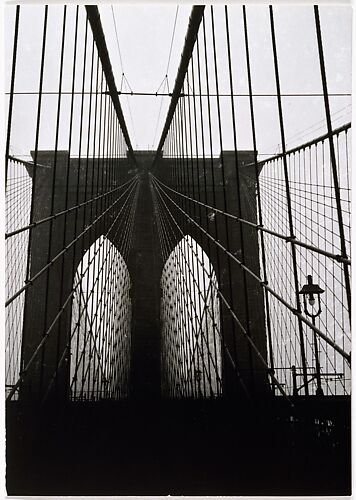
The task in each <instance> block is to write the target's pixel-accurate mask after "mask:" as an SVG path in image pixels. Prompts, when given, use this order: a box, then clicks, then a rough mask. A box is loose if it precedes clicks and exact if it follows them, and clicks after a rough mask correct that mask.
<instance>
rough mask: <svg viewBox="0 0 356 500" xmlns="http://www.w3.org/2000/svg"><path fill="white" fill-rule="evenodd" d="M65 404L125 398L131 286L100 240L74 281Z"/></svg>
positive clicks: (119, 260) (113, 254) (117, 256)
mask: <svg viewBox="0 0 356 500" xmlns="http://www.w3.org/2000/svg"><path fill="white" fill-rule="evenodd" d="M73 286H74V290H75V292H74V297H73V302H72V320H71V360H70V398H71V399H72V400H76V401H78V400H100V399H121V398H125V397H127V395H128V381H129V370H130V349H131V315H132V312H131V298H130V288H131V280H130V275H129V272H128V269H127V266H126V263H125V261H124V259H123V257H122V256H121V254H120V253H119V251H118V250H117V249H116V248H115V246H114V245H113V244H112V243H111V242H110V241H109V240H108V239H107V238H105V237H104V236H100V237H99V238H98V239H97V240H96V241H95V242H94V243H93V244H92V245H91V247H90V248H89V249H88V250H87V252H86V253H85V254H84V256H83V258H82V260H81V262H80V263H79V265H78V267H77V271H76V273H75V277H74V284H73Z"/></svg>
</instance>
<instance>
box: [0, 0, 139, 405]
mask: <svg viewBox="0 0 356 500" xmlns="http://www.w3.org/2000/svg"><path fill="white" fill-rule="evenodd" d="M40 9H41V10H42V12H41V15H42V20H41V21H40V20H39V19H40V18H38V19H37V21H36V22H38V23H42V27H41V29H42V34H41V46H40V47H38V50H39V52H40V59H39V61H38V64H37V66H36V65H35V64H34V65H33V67H32V68H31V71H32V73H33V74H32V73H31V75H29V77H30V76H31V77H32V76H33V77H34V78H35V77H36V73H37V77H36V78H37V81H38V90H37V91H36V92H33V93H32V94H33V95H32V96H30V94H28V93H26V95H27V96H28V99H33V98H35V99H37V106H36V108H37V111H36V113H35V115H34V116H33V117H32V121H33V124H32V128H31V130H26V131H25V133H27V134H31V133H32V134H33V137H34V148H33V151H32V152H31V155H32V161H28V160H26V159H24V158H23V157H22V154H21V153H17V151H16V146H17V145H18V144H19V141H20V140H21V133H23V132H21V130H20V127H19V105H21V104H22V103H20V104H19V102H17V99H18V95H19V94H21V90H22V89H21V83H22V81H21V78H20V77H18V75H21V74H22V72H23V65H24V62H25V61H24V53H25V52H24V46H23V44H24V36H23V34H24V32H25V30H26V29H28V26H27V24H26V23H27V22H28V19H27V18H26V7H25V6H17V7H16V8H15V16H14V23H15V24H14V26H15V27H14V39H13V40H14V41H13V57H12V70H11V81H10V92H9V94H8V95H9V97H8V130H7V139H6V151H5V153H6V157H5V164H6V213H7V225H6V235H5V237H6V252H7V254H6V271H7V281H6V287H7V300H6V388H7V391H6V392H7V400H11V399H18V398H19V397H20V398H23V399H24V400H33V401H42V402H44V401H46V400H47V399H48V398H49V397H50V398H52V397H53V396H54V397H62V396H63V394H64V395H65V397H71V398H74V399H78V398H79V399H101V398H119V397H124V396H126V395H127V391H128V370H129V347H130V332H129V326H130V318H131V305H130V297H129V289H130V277H129V274H128V271H127V266H126V264H125V260H126V261H127V258H128V254H129V251H130V247H131V241H132V231H133V226H134V217H135V209H136V203H137V196H138V189H139V181H138V178H137V176H135V174H134V173H133V174H132V175H131V174H130V175H128V174H127V172H128V170H130V167H129V165H131V168H132V167H135V158H134V154H133V150H132V145H131V142H130V137H129V134H128V131H127V128H126V124H125V120H124V116H123V113H122V109H121V105H120V101H119V98H118V92H117V88H116V85H115V81H114V77H113V72H112V68H111V64H110V60H109V56H108V51H107V48H106V43H105V37H104V33H103V29H102V26H101V21H100V16H99V11H98V8H97V7H93V6H87V7H81V6H61V7H59V6H56V7H48V6H44V7H43V8H40ZM30 22H31V20H30ZM53 24H56V26H57V33H58V32H60V33H61V38H60V40H61V43H60V46H59V47H58V51H57V54H56V55H57V60H55V61H53V46H52V45H51V44H53V38H52V33H51V32H50V31H49V30H50V28H49V26H53ZM31 43H32V42H31ZM33 43H35V41H33ZM51 47H52V52H51ZM32 49H33V50H35V48H33V47H32ZM53 67H57V69H58V79H55V77H53V78H52V81H51V84H52V85H53V84H55V85H57V90H56V91H54V92H51V95H52V96H53V97H54V98H56V101H57V102H56V106H48V105H47V106H46V105H45V103H44V96H46V95H47V94H48V92H46V90H47V89H46V76H47V79H48V71H53ZM29 81H32V80H31V79H30V78H29ZM47 84H48V82H47ZM68 86H69V88H70V90H68V88H67V87H68ZM33 96H35V97H33ZM51 113H52V114H54V118H55V119H54V120H53V123H54V130H53V132H54V134H53V135H54V142H51V141H50V140H49V139H48V136H47V135H46V134H45V133H44V128H43V124H44V123H46V122H47V123H50V122H51V116H52V115H51ZM43 146H45V148H46V151H43ZM40 147H41V148H42V150H41V149H40ZM10 150H11V154H10ZM63 150H65V151H66V153H65V154H63V152H64V151H63ZM43 186H45V188H43ZM58 200H59V201H58ZM41 235H42V236H41ZM38 262H40V263H41V262H42V263H41V264H38ZM68 276H69V278H68ZM54 279H55V280H58V281H57V282H56V284H55V287H54V285H53V283H54V281H53V280H54ZM69 279H72V281H71V283H70V286H68V280H69ZM36 295H37V299H36ZM36 300H37V302H36ZM104 300H106V301H108V304H103V301H104ZM54 303H55V305H53V304H54ZM36 304H37V305H36ZM108 305H109V306H110V307H107V306H108ZM104 306H105V307H104ZM83 318H86V319H83ZM31 323H32V324H31ZM36 339H37V340H36ZM124 356H126V358H125V359H124ZM63 380H64V381H65V382H64V386H65V387H64V388H63V386H61V384H62V385H63Z"/></svg>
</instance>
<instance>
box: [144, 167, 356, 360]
mask: <svg viewBox="0 0 356 500" xmlns="http://www.w3.org/2000/svg"><path fill="white" fill-rule="evenodd" d="M150 175H151V177H152V178H154V176H153V175H152V174H150ZM155 180H156V178H154V181H155ZM156 185H157V186H158V184H156ZM159 189H160V190H161V192H163V194H164V195H165V196H166V197H167V198H168V200H169V201H170V202H171V203H172V204H173V205H174V206H175V207H176V208H177V209H178V210H179V211H180V212H181V213H182V214H183V215H184V216H185V217H187V218H188V219H189V220H190V222H191V223H192V224H194V225H195V226H197V227H198V229H199V230H200V231H202V232H203V233H204V234H205V235H206V236H207V237H208V238H209V239H210V240H211V241H213V242H214V244H215V245H217V246H218V247H219V248H220V249H221V250H222V251H223V252H224V253H225V254H226V255H227V256H228V257H229V258H231V259H232V260H233V261H234V262H236V264H238V265H239V266H240V267H241V268H243V269H244V270H245V271H246V272H247V273H248V274H249V275H250V276H251V277H252V278H254V279H255V280H256V281H257V282H258V283H259V284H260V285H261V286H262V287H264V288H265V289H266V290H267V291H269V292H270V293H271V294H272V295H273V296H274V297H275V298H276V299H277V300H279V301H280V302H281V303H282V304H284V305H285V307H287V309H289V310H290V311H291V312H292V313H293V314H294V315H295V316H297V317H298V318H299V319H300V320H301V321H302V322H303V323H305V324H306V325H307V326H309V327H310V328H311V329H312V330H313V331H314V332H315V333H316V334H317V335H318V336H319V337H321V338H322V339H323V340H325V342H327V343H328V344H329V345H330V346H331V347H333V348H334V349H335V351H337V352H338V353H339V354H341V356H343V357H344V358H345V359H346V360H347V361H348V362H349V363H351V355H350V354H348V353H347V352H345V351H344V350H343V349H342V348H341V347H340V346H339V345H338V344H336V342H334V341H333V340H331V339H330V338H329V337H328V336H327V335H326V334H325V333H323V332H322V331H321V330H319V328H317V327H315V326H314V325H313V323H312V322H311V321H309V320H308V319H307V318H305V317H304V316H303V315H302V314H301V313H300V312H298V311H297V310H296V309H295V308H293V306H291V305H290V304H289V303H288V302H286V301H285V300H284V299H283V297H281V296H280V295H279V294H278V293H276V292H275V291H274V290H273V289H272V288H271V287H270V286H269V285H268V284H267V283H265V282H264V281H263V280H261V278H260V277H259V276H257V275H256V274H255V273H254V272H253V271H251V269H250V268H249V267H247V266H246V265H245V264H243V263H242V262H241V261H240V260H239V259H238V258H237V257H236V256H235V255H233V254H232V253H231V252H229V251H228V250H227V249H226V248H225V247H224V246H223V245H222V244H221V243H220V242H219V241H217V240H216V239H215V238H213V237H212V236H211V234H209V233H208V232H207V231H206V230H205V229H204V228H203V227H202V226H200V224H198V223H197V222H196V221H195V220H194V219H192V217H190V216H189V214H187V212H185V211H184V210H183V209H182V208H181V207H180V206H179V205H178V204H177V203H176V202H175V201H174V200H173V199H172V198H171V197H170V196H169V195H168V194H167V193H166V192H165V191H164V190H163V189H162V187H160V186H159ZM229 307H230V306H229ZM230 309H231V307H230ZM232 312H233V311H232V310H231V313H232ZM241 327H242V325H241ZM242 328H243V327H242Z"/></svg>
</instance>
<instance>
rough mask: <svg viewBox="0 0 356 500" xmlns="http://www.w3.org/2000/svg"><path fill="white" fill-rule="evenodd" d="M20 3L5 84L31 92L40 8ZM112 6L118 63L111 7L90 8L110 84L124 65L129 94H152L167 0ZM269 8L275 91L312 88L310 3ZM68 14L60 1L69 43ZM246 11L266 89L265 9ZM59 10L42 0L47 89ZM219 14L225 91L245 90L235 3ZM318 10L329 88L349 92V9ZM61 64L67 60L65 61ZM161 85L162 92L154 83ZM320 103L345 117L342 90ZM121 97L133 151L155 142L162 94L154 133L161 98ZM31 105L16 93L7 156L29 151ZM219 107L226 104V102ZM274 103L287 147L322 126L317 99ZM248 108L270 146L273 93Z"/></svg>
mask: <svg viewBox="0 0 356 500" xmlns="http://www.w3.org/2000/svg"><path fill="white" fill-rule="evenodd" d="M21 9H22V14H21V23H23V24H22V29H21V30H20V39H19V57H18V65H17V79H16V87H15V89H16V90H17V91H36V90H37V89H38V66H39V58H40V43H41V36H42V23H43V7H42V6H22V7H21ZM207 9H209V8H207ZM83 10H84V9H82V11H83ZM113 10H114V14H115V19H116V24H117V33H118V40H119V45H120V50H121V60H122V64H121V61H120V57H119V50H118V44H117V40H116V36H115V28H114V20H113V12H112V8H111V6H110V5H103V6H100V14H101V17H102V23H103V27H104V32H105V36H106V41H107V46H108V49H109V53H110V58H111V62H112V67H113V71H114V75H115V79H116V84H117V87H118V89H119V90H120V87H121V75H122V72H124V73H125V76H126V78H127V80H128V82H129V85H130V87H131V88H132V90H133V91H134V92H156V91H157V90H158V88H159V86H160V84H161V83H162V81H163V80H164V77H165V74H166V68H167V64H168V57H169V52H170V44H171V40H172V34H173V27H174V22H175V17H176V13H177V7H176V6H175V5H172V4H169V5H155V4H145V5H137V4H136V5H130V6H128V5H117V4H116V5H115V6H114V8H113ZM274 10H275V25H276V36H277V44H278V54H279V65H280V76H281V88H282V92H321V81H320V70H319V66H318V58H317V46H316V37H315V26H314V17H313V8H312V6H294V7H291V6H285V5H284V6H278V7H275V9H274ZM14 11H15V8H14V7H13V6H11V7H10V6H8V7H6V11H5V26H6V33H5V42H6V46H5V48H6V55H5V63H6V64H5V66H6V90H8V89H9V76H10V70H11V51H12V37H13V21H14ZM190 11H191V6H190V5H181V6H180V7H179V9H178V14H177V23H176V29H175V34H174V39H173V46H172V54H171V60H170V65H169V70H168V83H169V90H170V91H171V90H172V88H173V86H174V81H175V77H176V73H177V68H178V65H179V61H180V56H181V52H182V48H183V45H184V38H185V34H186V30H187V24H188V19H189V15H190ZM73 14H74V6H70V7H69V8H68V27H67V42H68V47H69V46H70V39H71V37H73V30H74V15H73ZM247 14H248V22H249V30H250V33H249V34H250V45H251V47H250V51H251V69H252V78H253V87H254V92H256V93H258V92H259V93H264V92H271V93H274V92H275V80H274V73H273V71H274V69H273V60H272V49H271V37H270V27H269V13H268V7H267V6H265V5H263V6H261V5H258V6H253V7H248V9H247ZM62 15H63V7H62V6H61V5H58V6H51V8H50V11H49V20H48V22H49V30H48V48H47V66H46V67H47V71H46V73H45V84H44V88H45V89H46V90H52V91H53V90H56V88H57V87H58V71H59V69H58V66H59V47H60V38H61V21H62ZM82 15H84V12H82ZM229 15H230V25H231V43H232V58H233V71H234V86H235V91H236V92H246V91H247V78H246V62H245V59H244V45H243V25H242V15H241V6H237V5H236V6H230V10H229ZM320 15H321V22H322V30H323V41H324V50H325V58H326V66H327V76H328V85H329V92H330V93H332V92H334V93H348V92H350V91H351V20H352V10H351V7H345V6H344V7H335V6H332V7H325V6H323V7H321V8H320ZM215 16H216V32H217V47H218V55H219V78H220V82H219V83H220V86H221V91H224V90H225V91H227V90H228V78H227V59H226V46H225V32H224V24H223V23H224V18H223V7H222V6H220V7H217V8H216V12H215ZM24 28H25V29H24ZM68 54H69V49H68ZM68 68H70V64H69V65H68ZM78 73H79V72H78ZM65 85H66V88H67V90H69V88H70V72H69V70H68V73H67V74H65ZM78 85H79V80H78ZM126 89H127V86H126ZM78 90H79V88H78ZM161 90H163V86H162V87H161ZM225 101H227V100H225ZM330 101H331V110H332V113H333V119H334V123H333V124H334V126H337V125H340V124H343V123H345V122H347V121H349V120H350V117H351V99H350V98H349V97H347V96H342V97H330ZM63 102H64V104H63V110H65V109H66V106H67V109H69V97H67V98H64V100H63ZM55 103H56V97H55V96H53V97H45V98H44V101H43V105H44V109H45V110H46V119H45V121H44V123H43V124H42V128H41V137H40V149H53V148H54V130H55V127H54V124H55V113H54V112H53V113H52V114H51V115H50V110H51V109H52V110H54V109H55V108H56V105H55ZM121 103H122V107H123V111H124V115H125V118H126V123H127V127H128V130H129V133H130V136H131V140H132V144H133V147H134V148H138V149H147V148H152V147H153V148H155V147H156V146H157V144H158V141H159V138H160V134H161V131H162V128H163V124H164V120H165V117H166V113H167V109H168V105H169V97H164V98H163V102H162V110H161V116H160V121H159V122H158V128H157V132H156V135H155V131H156V127H157V120H158V114H159V109H160V105H161V98H160V97H155V96H153V97H147V96H145V97H141V96H129V97H124V96H122V97H121ZM129 104H130V106H129ZM36 106H37V97H36V96H16V99H15V105H14V121H13V134H12V140H11V146H12V152H13V153H15V154H28V152H29V150H30V149H33V146H34V116H35V113H36ZM224 106H225V103H224V102H222V112H223V119H225V115H226V114H227V113H224ZM226 106H228V103H227V102H226ZM283 106H284V110H285V125H286V136H287V143H288V145H290V146H295V145H297V144H298V143H302V142H305V140H308V139H309V138H311V137H313V136H317V135H320V134H322V133H323V132H324V131H325V122H324V123H323V120H324V108H323V100H322V98H321V97H303V98H302V97H291V98H285V99H284V100H283ZM236 108H237V114H238V120H237V121H238V136H239V148H241V149H248V148H251V132H250V126H249V118H248V117H249V108H248V100H247V98H237V100H236ZM227 109H228V108H227V107H226V110H227ZM255 109H256V120H257V138H258V149H259V152H260V153H262V154H268V153H272V154H273V153H274V152H276V151H277V150H278V143H279V142H280V138H279V128H278V121H277V106H276V99H275V98H274V97H270V98H258V97H256V98H255ZM62 114H63V125H62V126H61V135H60V147H62V148H64V149H65V147H66V142H67V140H66V139H65V136H66V134H65V132H66V131H67V127H66V125H65V114H66V113H65V111H63V112H62ZM47 115H48V116H47ZM223 125H224V124H223ZM226 129H231V126H230V125H229V126H226ZM63 134H64V135H63ZM225 140H226V145H225V144H224V147H226V148H231V138H229V137H227V136H226V139H225Z"/></svg>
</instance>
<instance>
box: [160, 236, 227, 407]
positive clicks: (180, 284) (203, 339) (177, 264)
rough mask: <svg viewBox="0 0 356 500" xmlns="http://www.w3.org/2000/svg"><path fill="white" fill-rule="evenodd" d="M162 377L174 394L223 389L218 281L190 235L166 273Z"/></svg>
mask: <svg viewBox="0 0 356 500" xmlns="http://www.w3.org/2000/svg"><path fill="white" fill-rule="evenodd" d="M161 289H162V298H161V380H162V393H163V396H164V397H169V398H216V397H219V396H221V394H222V356H221V334H220V303H219V297H218V282H217V278H216V274H215V271H214V269H213V266H212V264H211V262H210V260H209V257H208V256H207V254H206V253H205V252H204V251H203V249H202V248H201V247H200V246H199V245H198V243H197V242H196V241H195V240H194V239H193V238H192V237H191V236H185V237H184V238H182V240H181V241H180V242H179V243H178V245H177V246H176V247H175V249H174V250H173V251H172V252H171V254H170V256H169V257H168V259H167V261H166V264H165V266H164V268H163V272H162V277H161Z"/></svg>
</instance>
